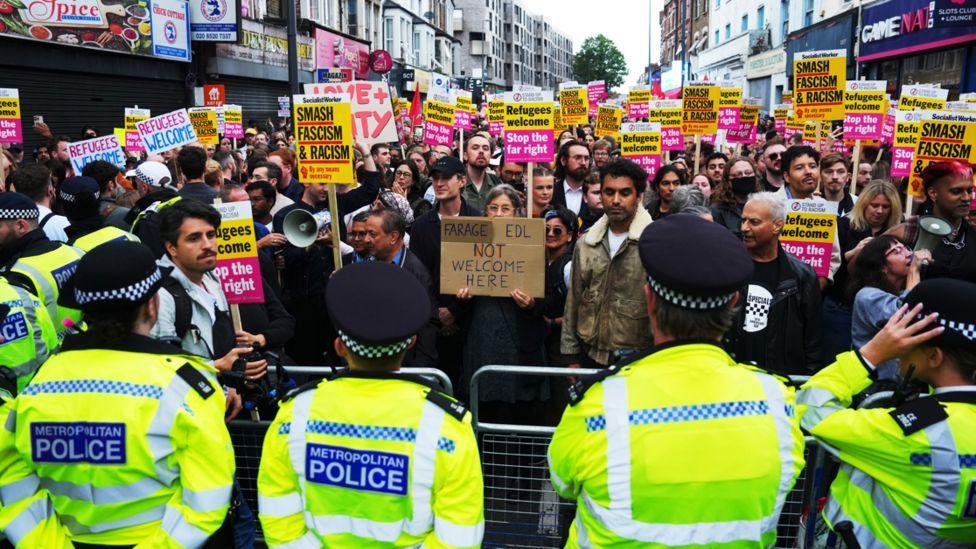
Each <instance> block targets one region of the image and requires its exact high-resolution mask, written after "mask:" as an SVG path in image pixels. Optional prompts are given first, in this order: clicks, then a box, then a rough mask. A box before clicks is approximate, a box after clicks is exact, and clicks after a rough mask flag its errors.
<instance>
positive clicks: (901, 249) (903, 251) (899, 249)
mask: <svg viewBox="0 0 976 549" xmlns="http://www.w3.org/2000/svg"><path fill="white" fill-rule="evenodd" d="M892 254H898V255H912V251H911V250H909V249H908V248H906V247H905V246H902V245H901V244H898V245H895V246H892V247H891V248H890V249H889V250H888V251H887V252H885V257H889V256H890V255H892Z"/></svg>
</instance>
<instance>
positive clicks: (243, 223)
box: [213, 202, 264, 305]
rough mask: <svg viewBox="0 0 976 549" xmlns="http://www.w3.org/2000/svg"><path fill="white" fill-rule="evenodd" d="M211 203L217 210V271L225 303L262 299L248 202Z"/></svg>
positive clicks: (254, 236) (261, 286)
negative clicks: (218, 221)
mask: <svg viewBox="0 0 976 549" xmlns="http://www.w3.org/2000/svg"><path fill="white" fill-rule="evenodd" d="M213 207H214V208H215V209H216V210H217V212H218V213H219V214H220V227H219V228H218V229H217V268H216V271H217V277H218V278H219V279H220V287H221V288H222V289H223V290H224V295H226V296H227V303H230V304H231V305H234V304H241V303H264V286H263V285H262V283H261V265H260V264H259V263H258V245H257V241H256V235H255V233H254V219H253V217H252V216H253V214H252V213H251V204H250V202H224V203H221V204H214V205H213Z"/></svg>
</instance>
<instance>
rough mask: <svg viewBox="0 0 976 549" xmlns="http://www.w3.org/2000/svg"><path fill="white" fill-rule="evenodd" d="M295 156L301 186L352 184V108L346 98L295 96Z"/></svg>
mask: <svg viewBox="0 0 976 549" xmlns="http://www.w3.org/2000/svg"><path fill="white" fill-rule="evenodd" d="M292 105H293V109H294V111H293V116H294V117H295V153H296V154H295V156H296V157H297V159H298V180H299V181H301V182H302V183H305V184H309V183H334V184H352V183H356V174H355V171H354V170H353V167H352V143H353V140H352V133H353V132H352V128H351V127H350V126H352V106H351V105H350V103H349V97H348V96H347V95H344V94H343V95H338V94H332V95H315V96H309V95H296V96H295V100H294V101H293V102H292Z"/></svg>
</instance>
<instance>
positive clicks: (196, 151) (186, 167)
mask: <svg viewBox="0 0 976 549" xmlns="http://www.w3.org/2000/svg"><path fill="white" fill-rule="evenodd" d="M176 162H177V163H178V164H179V165H180V171H181V172H182V173H183V178H184V183H183V186H182V187H181V188H180V191H179V193H178V194H179V195H180V196H181V197H183V198H188V199H191V200H196V201H199V202H203V203H204V204H212V203H213V200H214V198H217V189H214V188H212V187H210V186H209V185H207V184H206V183H205V182H204V180H203V174H204V172H205V170H206V166H207V151H205V150H203V149H201V148H200V147H197V146H192V145H191V146H186V147H183V148H182V149H180V152H179V153H178V154H177V155H176Z"/></svg>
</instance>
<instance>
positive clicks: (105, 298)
mask: <svg viewBox="0 0 976 549" xmlns="http://www.w3.org/2000/svg"><path fill="white" fill-rule="evenodd" d="M162 285H163V277H162V273H160V271H159V268H158V267H157V266H156V258H155V257H153V254H152V252H151V251H149V248H147V247H146V246H144V245H143V244H140V243H138V242H129V241H115V242H106V243H104V244H101V245H98V246H96V247H95V248H93V249H92V250H91V251H90V252H88V253H86V254H85V255H84V256H83V257H82V258H81V260H80V261H78V269H77V270H76V271H75V274H74V275H72V276H71V278H69V279H68V281H67V282H66V283H65V284H64V285H63V286H62V287H61V293H60V295H59V296H58V304H59V305H61V306H63V307H70V308H72V309H81V310H82V311H112V310H117V309H122V308H127V307H132V306H136V305H141V304H143V303H145V302H146V301H149V299H150V298H152V296H154V295H156V291H157V290H159V287H160V286H162Z"/></svg>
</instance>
